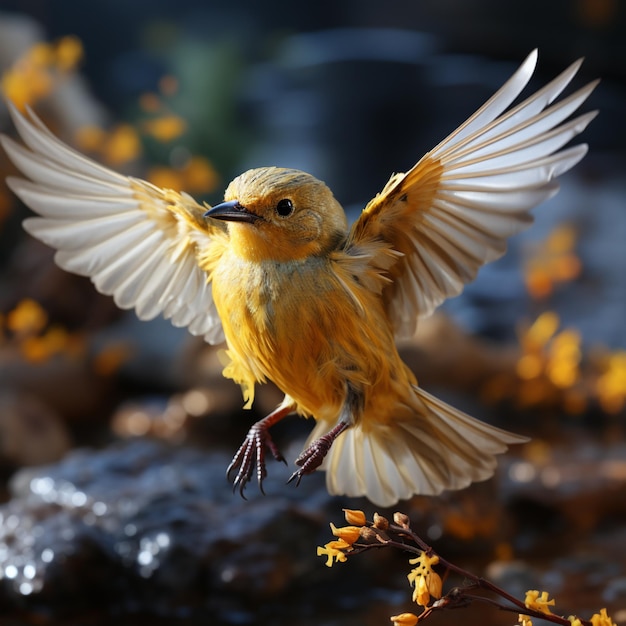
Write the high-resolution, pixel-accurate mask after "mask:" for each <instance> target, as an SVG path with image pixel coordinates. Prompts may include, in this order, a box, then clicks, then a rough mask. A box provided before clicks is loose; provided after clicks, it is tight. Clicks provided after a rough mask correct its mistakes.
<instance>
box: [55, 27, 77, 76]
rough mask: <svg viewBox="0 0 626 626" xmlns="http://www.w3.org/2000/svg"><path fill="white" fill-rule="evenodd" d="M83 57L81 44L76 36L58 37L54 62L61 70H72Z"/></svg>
mask: <svg viewBox="0 0 626 626" xmlns="http://www.w3.org/2000/svg"><path fill="white" fill-rule="evenodd" d="M82 58H83V44H82V43H81V41H80V39H79V38H78V37H73V36H67V37H63V38H62V39H59V41H58V43H57V47H56V64H57V67H58V68H59V69H60V70H61V71H62V72H69V71H70V70H73V69H74V68H75V67H76V66H77V65H78V63H79V61H80V60H81V59H82Z"/></svg>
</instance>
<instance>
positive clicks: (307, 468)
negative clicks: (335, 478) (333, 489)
mask: <svg viewBox="0 0 626 626" xmlns="http://www.w3.org/2000/svg"><path fill="white" fill-rule="evenodd" d="M348 426H349V424H348V423H347V422H344V421H341V422H339V423H338V424H337V426H335V427H334V428H333V429H332V430H330V431H329V432H327V433H326V434H325V435H322V436H321V437H320V438H319V439H316V440H315V441H314V442H313V443H311V445H310V446H309V447H308V448H307V449H306V450H303V451H302V453H301V454H300V456H299V457H298V458H297V459H296V465H299V466H300V469H297V470H296V471H295V472H294V473H293V474H292V475H291V476H290V478H289V480H288V481H287V482H288V483H290V482H291V481H292V480H296V479H297V480H296V487H297V486H298V485H299V484H300V481H301V480H302V477H303V476H304V475H305V474H312V473H313V472H314V471H315V470H316V469H317V468H318V467H319V466H320V465H321V464H322V461H323V460H324V457H325V456H326V455H327V454H328V451H329V450H330V447H331V446H332V445H333V442H334V441H335V439H337V437H338V436H339V435H341V433H342V432H343V431H344V430H345V429H346V428H348Z"/></svg>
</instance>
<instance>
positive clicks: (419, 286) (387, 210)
mask: <svg viewBox="0 0 626 626" xmlns="http://www.w3.org/2000/svg"><path fill="white" fill-rule="evenodd" d="M536 59H537V52H536V51H534V52H532V53H531V54H530V55H529V56H528V58H527V59H526V60H525V61H524V63H523V64H522V65H521V67H520V68H519V69H518V71H517V72H516V73H515V74H514V75H513V76H512V77H511V78H510V79H509V80H508V81H507V82H506V83H505V84H504V85H503V86H502V88H501V89H499V90H498V91H497V92H496V93H495V94H494V95H493V96H492V97H491V98H490V99H489V100H488V101H487V102H486V103H485V104H484V105H483V106H482V107H481V108H480V109H479V110H478V111H476V113H474V115H472V116H471V117H470V118H469V119H468V120H467V121H466V122H464V123H463V124H462V125H461V126H460V127H459V128H458V129H457V130H455V131H454V132H453V133H452V134H451V135H449V136H448V137H447V138H446V139H445V140H444V141H442V142H441V143H440V144H439V145H438V146H437V147H436V148H435V149H434V150H432V151H431V152H429V153H428V154H426V155H425V156H424V157H423V158H422V159H421V160H420V161H419V162H418V163H417V164H416V165H415V166H414V167H413V168H412V169H411V170H409V171H408V172H407V173H406V174H395V175H394V176H392V177H391V179H390V180H389V182H388V183H387V185H386V186H385V188H384V189H383V191H382V192H381V193H380V194H379V195H377V196H376V197H375V198H374V199H373V200H372V201H371V202H370V203H369V204H368V205H367V207H366V208H365V209H364V210H363V213H362V214H361V216H360V218H359V219H358V220H357V222H356V223H355V224H354V226H353V228H352V230H351V232H350V236H349V238H348V241H347V244H346V250H347V251H353V250H363V249H368V246H370V244H371V243H372V242H378V244H379V245H380V243H381V242H383V243H386V244H387V250H388V249H390V248H391V249H393V250H395V251H397V252H399V253H401V254H402V256H401V258H400V259H399V260H398V261H397V262H396V263H395V264H394V265H393V266H392V267H391V268H390V269H389V270H388V276H389V278H391V282H390V283H388V284H386V285H384V286H383V289H384V291H383V297H384V299H385V304H386V307H387V314H388V316H389V319H390V321H391V323H392V325H393V328H394V331H395V334H396V337H406V336H410V335H411V334H412V333H413V332H414V331H415V326H416V323H417V319H418V317H419V316H424V315H428V314H430V313H431V312H432V311H433V310H434V309H435V307H436V306H438V305H439V304H440V303H441V302H442V301H443V300H444V299H446V298H448V297H450V296H454V295H457V294H458V293H460V292H461V290H462V289H463V286H464V285H465V284H466V283H467V282H469V281H471V280H473V279H474V278H475V277H476V274H477V273H478V270H479V269H480V267H481V266H482V265H484V264H485V263H487V262H489V261H491V260H494V259H496V258H498V257H499V256H501V255H502V254H504V252H505V250H506V240H507V238H508V237H510V236H511V235H513V234H515V233H517V232H519V231H520V230H522V229H524V228H525V227H526V226H527V225H528V224H529V223H530V222H531V221H532V217H531V215H530V210H531V209H532V208H533V207H535V206H536V205H537V204H539V203H540V202H542V201H544V200H546V199H547V198H549V197H551V196H552V195H554V194H555V193H556V192H557V191H558V185H557V184H556V182H555V180H554V179H555V178H556V177H557V176H559V175H560V174H562V173H563V172H566V171H567V170H568V169H570V168H571V167H573V166H574V165H575V164H576V163H577V162H578V161H579V160H580V159H582V157H583V156H584V155H585V153H586V151H587V146H586V145H584V144H581V145H578V146H574V147H572V148H568V149H565V150H560V149H561V148H562V146H564V145H565V144H566V143H567V142H568V141H569V140H570V139H572V138H573V137H575V136H576V135H577V134H578V133H580V132H582V131H583V130H584V129H585V127H586V126H587V124H588V123H589V122H590V121H591V120H592V119H593V117H595V115H596V113H597V112H595V111H594V112H591V113H586V114H583V115H581V116H579V117H577V118H575V119H573V120H571V121H565V120H566V119H567V118H568V117H569V116H570V115H571V114H572V113H573V112H574V111H575V110H576V109H577V108H578V107H580V105H581V104H582V103H583V102H584V101H585V100H586V99H587V97H588V96H589V95H590V93H591V92H592V91H593V89H594V88H595V86H596V85H597V81H595V82H592V83H589V84H588V85H586V86H585V87H583V88H581V89H579V90H578V91H576V92H575V93H574V94H572V95H571V96H569V97H568V98H565V99H563V100H560V101H559V102H556V103H555V102H554V100H555V99H556V98H557V97H558V95H559V94H560V93H561V92H562V91H563V89H564V88H565V87H566V86H567V85H568V84H569V82H570V81H571V79H572V78H573V76H574V75H575V74H576V72H577V70H578V68H579V67H580V64H581V61H577V62H576V63H573V64H572V65H571V66H570V67H568V68H567V69H566V70H565V71H564V72H562V73H561V74H560V75H559V76H557V77H556V78H555V79H554V80H553V81H551V82H550V83H548V84H547V85H546V86H545V87H543V88H542V89H540V90H539V91H537V92H536V93H535V94H533V95H531V96H530V97H528V98H527V99H526V100H524V101H523V102H521V103H520V104H519V105H517V106H515V107H514V108H510V109H508V107H509V106H510V105H511V103H512V102H513V101H514V100H515V99H516V98H517V96H518V95H519V93H520V92H521V91H522V89H523V88H524V87H525V86H526V84H527V83H528V81H529V80H530V77H531V76H532V73H533V71H534V68H535V64H536ZM507 109H508V110H507ZM372 263H373V264H374V265H376V264H377V259H376V254H375V253H374V254H373V256H372Z"/></svg>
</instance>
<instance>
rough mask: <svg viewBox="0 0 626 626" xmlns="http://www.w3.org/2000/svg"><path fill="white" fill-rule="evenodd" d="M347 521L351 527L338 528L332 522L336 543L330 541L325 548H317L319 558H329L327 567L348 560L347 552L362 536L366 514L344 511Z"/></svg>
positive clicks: (350, 510) (331, 526)
mask: <svg viewBox="0 0 626 626" xmlns="http://www.w3.org/2000/svg"><path fill="white" fill-rule="evenodd" d="M344 514H345V517H346V521H347V522H348V524H350V526H342V527H341V528H337V526H335V525H334V524H333V523H332V522H331V524H330V529H331V531H332V533H333V535H334V536H335V537H338V539H337V540H335V541H329V542H328V543H327V544H326V545H325V546H323V547H322V546H318V547H317V556H327V557H328V558H327V559H326V567H331V566H332V564H333V563H340V562H341V563H344V562H345V561H346V560H347V558H348V557H347V556H346V552H350V551H351V550H352V549H353V548H352V544H353V543H355V542H356V541H357V540H358V539H359V537H360V536H361V527H362V526H364V525H365V523H366V521H367V520H366V517H365V513H363V511H357V510H352V509H344Z"/></svg>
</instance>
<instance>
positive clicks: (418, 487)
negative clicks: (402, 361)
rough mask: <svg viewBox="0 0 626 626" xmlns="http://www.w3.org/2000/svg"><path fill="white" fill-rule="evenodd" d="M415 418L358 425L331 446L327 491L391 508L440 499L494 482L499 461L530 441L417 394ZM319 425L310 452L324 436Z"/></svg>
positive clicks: (420, 391) (325, 466)
mask: <svg viewBox="0 0 626 626" xmlns="http://www.w3.org/2000/svg"><path fill="white" fill-rule="evenodd" d="M413 391H414V395H413V397H412V398H411V400H410V403H411V406H412V408H413V411H412V415H411V417H409V418H408V419H407V418H404V417H402V418H399V419H397V420H396V421H393V422H392V423H391V424H375V425H371V424H369V423H368V424H363V423H357V424H355V425H354V426H352V427H351V428H348V429H347V430H346V431H345V432H344V433H342V434H341V436H340V437H338V438H337V440H336V441H335V442H334V443H333V445H332V447H331V449H330V451H329V452H328V455H327V456H326V459H325V460H324V464H323V465H322V467H321V469H324V470H326V485H327V487H328V491H329V492H330V493H331V494H335V495H348V496H366V497H367V498H368V499H369V500H371V501H372V502H373V503H374V504H377V505H379V506H391V505H393V504H395V503H396V502H397V501H398V500H401V499H406V498H410V497H411V496H413V495H417V494H421V495H436V494H439V493H441V492H442V491H443V490H445V489H462V488H463V487H466V486H467V485H469V484H470V483H472V482H476V481H481V480H486V479H488V478H490V477H491V476H492V475H493V473H494V471H495V468H496V458H495V455H497V454H501V453H502V452H505V451H506V450H507V447H508V445H509V444H516V443H523V442H525V441H527V440H528V439H527V438H526V437H522V436H519V435H515V434H513V433H510V432H507V431H505V430H502V429H500V428H496V427H495V426H490V425H489V424H485V423H484V422H481V421H479V420H477V419H474V418H473V417H470V416H469V415H467V414H466V413H463V412H462V411H459V410H457V409H455V408H453V407H451V406H450V405H448V404H446V403H445V402H443V401H441V400H439V399H437V398H435V397H434V396H432V395H430V394H429V393H427V392H426V391H424V390H423V389H420V388H419V387H414V388H413ZM327 426H328V424H327V423H326V424H325V423H324V422H318V424H317V425H316V427H315V429H314V430H313V432H312V433H311V435H310V437H309V440H308V441H307V444H306V445H307V446H308V445H309V444H310V443H311V442H312V441H314V440H315V439H317V438H319V437H320V436H322V435H323V434H325V430H326V429H327Z"/></svg>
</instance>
